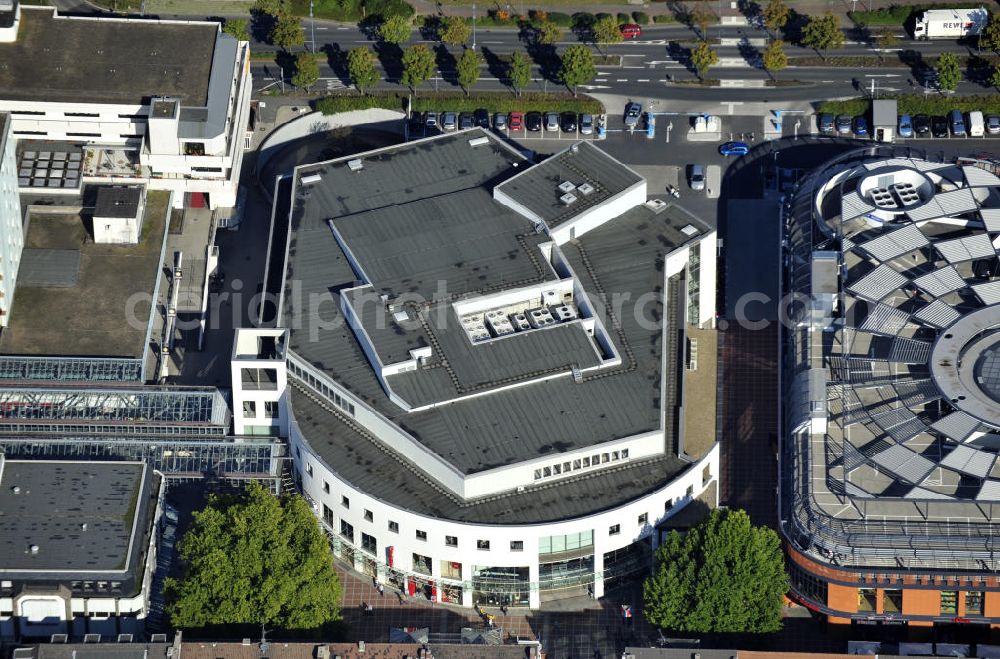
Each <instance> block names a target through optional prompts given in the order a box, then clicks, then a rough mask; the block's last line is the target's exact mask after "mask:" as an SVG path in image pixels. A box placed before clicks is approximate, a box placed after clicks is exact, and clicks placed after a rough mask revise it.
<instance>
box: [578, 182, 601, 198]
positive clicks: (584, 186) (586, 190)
mask: <svg viewBox="0 0 1000 659" xmlns="http://www.w3.org/2000/svg"><path fill="white" fill-rule="evenodd" d="M576 189H577V190H579V191H580V193H581V194H582V195H583V196H584V197H586V196H588V195H592V194H594V192H596V191H597V189H596V188H595V187H594V186H592V185H591V184H590V183H581V184H580V185H579V186H578V187H577V188H576Z"/></svg>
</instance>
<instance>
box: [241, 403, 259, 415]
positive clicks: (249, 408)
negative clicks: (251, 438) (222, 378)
mask: <svg viewBox="0 0 1000 659" xmlns="http://www.w3.org/2000/svg"><path fill="white" fill-rule="evenodd" d="M256 417H257V403H255V402H254V401H252V400H245V401H243V418H244V419H254V418H256Z"/></svg>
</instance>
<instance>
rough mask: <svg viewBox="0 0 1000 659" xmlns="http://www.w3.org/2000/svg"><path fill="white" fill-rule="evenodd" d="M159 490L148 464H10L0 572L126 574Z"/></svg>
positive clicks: (2, 482)
mask: <svg viewBox="0 0 1000 659" xmlns="http://www.w3.org/2000/svg"><path fill="white" fill-rule="evenodd" d="M151 484H152V478H151V474H150V473H149V470H148V468H147V467H146V466H145V465H144V464H142V463H134V462H49V461H44V460H25V461H22V460H7V461H5V463H4V465H3V474H2V476H0V574H4V573H8V572H9V571H10V570H37V571H40V572H46V573H59V572H96V571H105V570H107V571H114V572H118V571H122V570H124V569H125V567H126V563H127V560H128V557H129V544H130V542H131V541H132V536H133V528H134V527H135V522H136V515H137V514H140V513H141V514H145V513H144V505H143V499H142V497H144V496H146V495H145V493H144V490H145V491H146V492H148V490H149V488H150V487H151ZM15 488H16V489H17V491H16V492H15ZM84 525H86V528H84ZM32 545H35V546H37V547H38V551H37V553H34V554H33V553H31V551H30V549H29V548H30V547H31V546H32Z"/></svg>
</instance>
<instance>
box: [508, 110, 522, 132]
mask: <svg viewBox="0 0 1000 659" xmlns="http://www.w3.org/2000/svg"><path fill="white" fill-rule="evenodd" d="M507 125H508V126H509V127H510V130H524V113H523V112H511V113H510V120H509V121H508V122H507Z"/></svg>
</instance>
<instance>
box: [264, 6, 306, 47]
mask: <svg viewBox="0 0 1000 659" xmlns="http://www.w3.org/2000/svg"><path fill="white" fill-rule="evenodd" d="M305 42H306V37H305V34H304V33H303V32H302V24H301V23H299V19H298V17H297V16H294V15H293V14H292V12H290V11H285V12H283V13H281V14H279V15H278V16H277V17H276V18H275V21H274V26H273V27H272V28H271V43H273V44H274V45H275V46H280V47H281V48H282V49H284V50H286V51H287V50H288V49H289V48H291V47H293V46H301V45H302V44H304V43H305Z"/></svg>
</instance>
